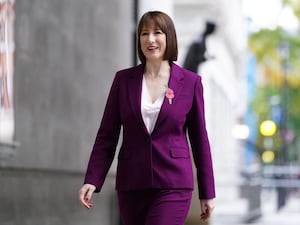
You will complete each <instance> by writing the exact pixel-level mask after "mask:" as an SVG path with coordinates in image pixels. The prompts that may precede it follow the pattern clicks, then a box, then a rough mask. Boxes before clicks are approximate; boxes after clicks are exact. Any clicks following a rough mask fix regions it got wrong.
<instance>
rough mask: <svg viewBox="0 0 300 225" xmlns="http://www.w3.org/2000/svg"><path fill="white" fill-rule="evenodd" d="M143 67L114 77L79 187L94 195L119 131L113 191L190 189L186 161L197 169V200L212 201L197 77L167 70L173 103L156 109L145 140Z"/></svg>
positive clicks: (189, 167) (190, 176)
mask: <svg viewBox="0 0 300 225" xmlns="http://www.w3.org/2000/svg"><path fill="white" fill-rule="evenodd" d="M144 69H145V68H144V66H143V65H139V66H136V67H132V68H129V69H125V70H122V71H119V72H117V73H116V76H115V79H114V81H113V84H112V87H111V90H110V93H109V97H108V100H107V103H106V107H105V111H104V114H103V118H102V122H101V125H100V128H99V130H98V133H97V137H96V140H95V144H94V147H93V151H92V153H91V157H90V161H89V164H88V169H87V172H86V177H85V183H89V184H94V185H95V186H96V187H97V190H96V191H100V190H101V188H102V185H103V183H104V180H105V177H106V175H107V172H108V170H109V168H110V166H111V163H112V161H113V158H114V155H115V151H116V145H117V142H118V139H119V134H120V128H121V126H122V127H123V139H122V145H121V148H120V152H119V155H118V167H117V177H116V189H117V190H119V191H127V190H144V189H157V188H158V189H177V188H178V189H182V188H183V189H186V188H187V189H191V188H193V186H194V180H193V171H192V160H191V157H190V147H189V144H188V140H187V135H186V133H187V132H188V137H189V140H190V144H191V149H192V154H193V158H194V162H195V165H196V168H197V179H198V189H199V198H201V199H210V198H214V197H215V187H214V177H213V168H212V159H211V152H210V146H209V141H208V137H207V132H206V127H205V118H204V102H203V87H202V83H201V77H200V76H198V75H197V74H195V73H193V72H190V71H188V70H185V69H183V68H181V67H179V66H178V65H176V64H174V63H173V64H172V66H171V75H170V80H169V84H168V87H169V88H171V89H173V91H174V95H175V96H174V98H173V100H172V104H169V101H168V99H167V98H165V99H164V102H163V104H162V107H161V111H160V113H159V116H158V119H157V121H156V124H155V127H154V130H153V132H152V133H151V134H149V132H148V131H147V128H146V127H145V125H144V122H143V118H142V114H141V90H142V78H143V73H144Z"/></svg>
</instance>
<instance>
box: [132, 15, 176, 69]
mask: <svg viewBox="0 0 300 225" xmlns="http://www.w3.org/2000/svg"><path fill="white" fill-rule="evenodd" d="M151 23H154V25H156V26H157V27H159V29H161V30H162V32H163V33H164V34H165V35H166V42H167V43H166V45H167V46H166V52H165V55H164V60H168V61H169V63H171V62H172V61H176V60H177V57H178V46H177V36H176V30H175V26H174V23H173V21H172V19H171V18H170V17H169V16H168V15H167V14H165V13H163V12H160V11H149V12H146V13H145V14H144V15H143V16H142V17H141V19H140V22H139V24H138V30H137V32H138V33H137V35H138V56H139V59H140V60H141V62H142V64H145V63H146V57H145V55H144V53H143V52H142V48H141V42H140V36H141V33H142V31H143V29H144V28H145V27H147V26H149V25H150V24H151Z"/></svg>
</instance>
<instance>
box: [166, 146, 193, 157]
mask: <svg viewBox="0 0 300 225" xmlns="http://www.w3.org/2000/svg"><path fill="white" fill-rule="evenodd" d="M170 154H171V157H172V158H189V157H190V153H189V152H188V151H187V150H186V149H183V148H178V149H171V152H170Z"/></svg>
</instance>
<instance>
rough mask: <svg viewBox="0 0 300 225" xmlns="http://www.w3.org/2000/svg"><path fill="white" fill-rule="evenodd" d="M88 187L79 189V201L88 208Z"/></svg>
mask: <svg viewBox="0 0 300 225" xmlns="http://www.w3.org/2000/svg"><path fill="white" fill-rule="evenodd" d="M87 191H88V190H87V189H86V187H82V188H81V189H80V191H79V201H80V203H81V204H82V205H83V206H84V207H86V208H90V206H89V204H88V202H89V201H88V200H86V193H87Z"/></svg>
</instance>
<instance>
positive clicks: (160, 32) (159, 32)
mask: <svg viewBox="0 0 300 225" xmlns="http://www.w3.org/2000/svg"><path fill="white" fill-rule="evenodd" d="M155 34H163V32H162V31H161V30H156V31H155Z"/></svg>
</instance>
